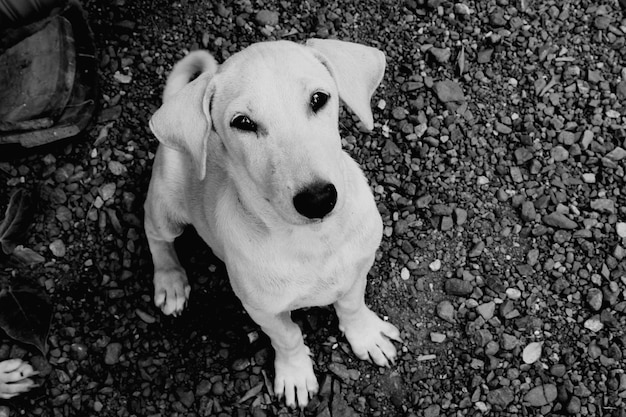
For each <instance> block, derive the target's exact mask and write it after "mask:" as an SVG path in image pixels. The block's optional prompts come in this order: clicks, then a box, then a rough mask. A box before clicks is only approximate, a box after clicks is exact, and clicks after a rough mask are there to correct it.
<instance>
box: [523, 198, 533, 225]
mask: <svg viewBox="0 0 626 417" xmlns="http://www.w3.org/2000/svg"><path fill="white" fill-rule="evenodd" d="M521 216H522V220H524V221H525V222H531V221H533V220H535V217H537V211H536V210H535V205H534V204H533V203H532V201H524V202H523V203H522V214H521Z"/></svg>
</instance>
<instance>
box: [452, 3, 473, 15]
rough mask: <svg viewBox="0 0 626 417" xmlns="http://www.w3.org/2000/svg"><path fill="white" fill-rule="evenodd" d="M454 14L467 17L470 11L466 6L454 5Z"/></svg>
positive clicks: (462, 4) (461, 4)
mask: <svg viewBox="0 0 626 417" xmlns="http://www.w3.org/2000/svg"><path fill="white" fill-rule="evenodd" d="M454 13H456V14H458V15H459V16H469V15H470V14H472V9H470V8H469V6H468V5H467V4H464V3H456V4H455V5H454Z"/></svg>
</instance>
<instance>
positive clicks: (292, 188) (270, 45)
mask: <svg viewBox="0 0 626 417" xmlns="http://www.w3.org/2000/svg"><path fill="white" fill-rule="evenodd" d="M384 70H385V57H384V54H383V53H382V52H381V51H379V50H377V49H374V48H371V47H367V46H363V45H358V44H354V43H349V42H341V41H336V40H318V39H313V40H309V41H308V42H307V43H306V45H299V44H296V43H293V42H287V41H278V42H264V43H258V44H254V45H252V46H250V47H248V48H246V49H245V50H243V51H241V52H239V53H237V54H235V55H233V56H232V57H230V58H229V59H228V60H227V61H226V62H224V63H223V64H222V65H219V66H218V65H217V64H216V63H215V60H214V59H213V57H212V56H211V55H209V54H208V53H207V52H204V51H198V52H193V53H191V54H189V55H188V56H187V57H185V58H184V59H183V60H181V61H180V62H179V63H178V64H177V65H176V66H175V67H174V69H173V70H172V73H171V75H170V76H169V78H168V80H167V85H166V87H165V92H164V103H163V105H162V106H161V108H159V110H158V111H157V112H156V113H155V114H154V116H153V117H152V119H151V120H150V128H151V129H152V131H153V132H154V134H155V135H156V137H157V138H158V139H159V141H160V142H161V144H162V145H164V146H159V148H158V150H157V153H156V157H155V161H154V167H153V172H152V180H151V182H150V189H149V191H148V197H147V201H146V203H145V211H146V216H145V228H146V234H147V237H148V243H149V245H150V251H151V252H152V259H153V262H154V287H155V289H154V290H155V295H154V300H155V303H156V305H157V306H158V307H160V308H161V309H162V310H163V312H164V313H165V314H179V313H180V312H181V311H182V309H183V307H184V306H185V303H186V301H187V299H188V297H189V292H190V287H189V284H188V281H187V276H186V274H185V271H184V270H183V268H182V267H181V265H180V263H179V261H178V258H177V256H176V252H175V250H174V244H173V242H174V239H175V238H176V237H177V236H179V235H180V234H181V233H182V232H183V228H184V227H185V226H186V225H188V224H191V225H193V226H194V227H195V228H196V230H197V232H198V233H199V235H200V236H201V237H202V238H203V239H204V240H205V241H206V242H207V243H208V244H209V245H210V247H211V248H212V250H213V252H214V253H215V255H217V256H218V257H219V258H220V259H222V260H223V261H224V263H225V264H226V268H227V271H228V275H229V277H230V282H231V285H232V287H233V290H234V292H235V294H236V295H237V296H238V297H239V298H240V299H241V301H242V303H243V306H244V308H245V309H246V311H247V312H248V313H249V314H250V317H252V319H253V320H254V321H255V322H256V323H257V324H259V325H260V326H261V328H262V329H263V331H264V332H265V333H266V334H267V335H268V336H269V337H270V339H271V342H272V346H273V347H274V349H275V351H276V359H275V375H276V377H275V387H274V389H275V392H276V393H277V395H279V396H282V395H284V396H285V400H286V403H287V405H289V406H294V407H295V406H296V404H299V405H300V406H301V407H304V406H306V404H307V402H308V400H309V395H313V394H315V393H316V392H317V390H318V383H317V380H316V378H315V375H314V373H313V366H312V365H313V364H312V361H311V359H310V357H309V349H308V348H307V347H306V346H305V345H304V341H303V337H302V333H301V331H300V329H299V328H298V326H297V325H296V324H295V323H293V321H292V320H291V318H290V312H291V311H292V310H295V309H299V308H303V307H311V306H321V305H328V304H334V307H335V310H336V312H337V316H338V318H339V328H340V330H341V331H343V332H344V334H345V336H346V338H347V339H348V341H349V343H350V345H351V347H352V350H353V351H354V353H355V355H356V356H358V357H359V358H361V359H366V360H370V359H371V360H373V361H374V362H375V363H376V364H378V365H380V366H388V365H389V363H390V362H393V361H394V359H395V357H396V349H395V347H394V345H393V343H392V342H391V339H393V340H398V341H399V340H400V333H399V331H398V329H397V328H396V327H394V326H393V325H392V324H390V323H387V322H385V321H383V320H381V319H380V318H379V317H378V316H377V315H376V314H375V313H374V312H372V311H371V310H370V309H369V308H368V307H367V306H366V305H365V301H364V295H365V286H366V277H367V273H368V271H369V269H370V268H371V266H372V264H373V262H374V255H375V252H376V249H377V248H378V246H379V244H380V240H381V237H382V221H381V217H380V214H379V213H378V211H377V209H376V204H375V202H374V198H373V195H372V192H371V190H370V188H369V186H368V184H367V181H366V179H365V176H364V175H363V173H362V171H361V169H360V168H359V166H358V165H357V164H356V162H354V161H353V160H352V159H351V158H350V157H349V156H348V154H347V153H345V152H344V151H343V150H342V149H341V139H340V136H339V130H338V111H339V99H340V98H341V99H342V100H343V101H344V102H345V104H346V105H347V106H348V107H350V108H351V109H352V111H353V112H354V113H355V114H356V115H357V116H358V117H359V119H360V120H361V121H362V122H363V124H364V125H365V127H367V128H369V129H372V128H373V126H374V123H373V116H372V112H371V108H370V100H371V96H372V93H373V92H374V90H375V89H376V87H377V86H378V84H379V83H380V81H381V79H382V76H383V73H384ZM197 73H201V74H200V75H199V76H198V77H197V78H196V79H194V80H193V81H190V80H191V79H192V78H193V76H194V75H195V74H197Z"/></svg>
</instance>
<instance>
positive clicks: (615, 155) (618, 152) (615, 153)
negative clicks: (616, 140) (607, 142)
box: [606, 146, 626, 162]
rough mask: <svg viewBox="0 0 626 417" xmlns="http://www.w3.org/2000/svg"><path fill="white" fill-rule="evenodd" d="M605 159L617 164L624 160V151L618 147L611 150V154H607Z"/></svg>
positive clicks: (625, 152) (625, 151) (625, 155)
mask: <svg viewBox="0 0 626 417" xmlns="http://www.w3.org/2000/svg"><path fill="white" fill-rule="evenodd" d="M606 157H607V158H609V159H611V160H613V161H615V162H619V161H621V160H622V159H624V158H626V150H624V148H621V147H619V146H618V147H616V148H615V149H613V150H612V151H611V152H609V153H607V154H606Z"/></svg>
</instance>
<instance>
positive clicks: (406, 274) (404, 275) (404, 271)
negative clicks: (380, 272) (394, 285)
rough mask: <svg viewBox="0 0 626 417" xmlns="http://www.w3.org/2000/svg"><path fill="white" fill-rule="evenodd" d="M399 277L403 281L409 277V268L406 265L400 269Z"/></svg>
mask: <svg viewBox="0 0 626 417" xmlns="http://www.w3.org/2000/svg"><path fill="white" fill-rule="evenodd" d="M400 278H402V280H403V281H406V280H408V279H409V278H411V272H409V269H408V268H407V267H404V268H402V270H401V271H400Z"/></svg>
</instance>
